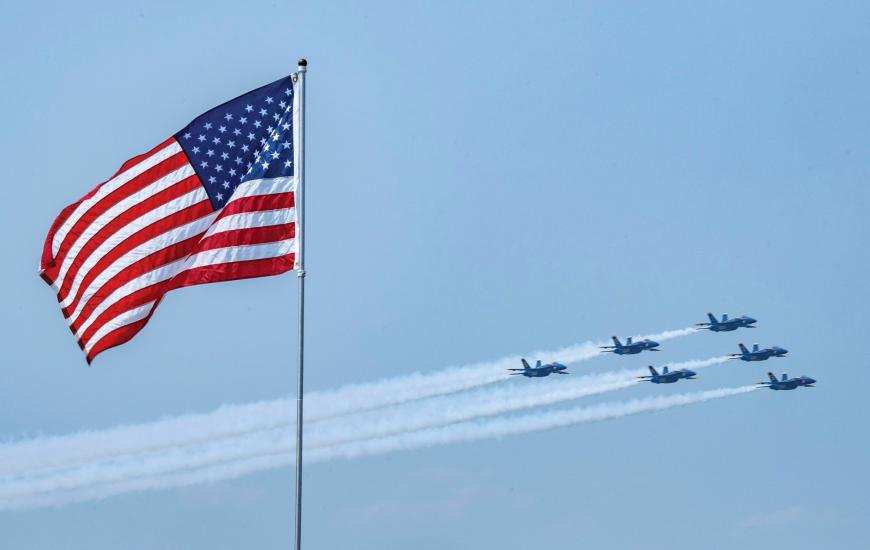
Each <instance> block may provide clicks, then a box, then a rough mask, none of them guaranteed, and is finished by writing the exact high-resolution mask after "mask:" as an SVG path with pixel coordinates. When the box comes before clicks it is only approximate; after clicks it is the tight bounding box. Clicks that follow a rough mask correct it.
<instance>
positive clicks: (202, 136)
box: [196, 134, 205, 141]
mask: <svg viewBox="0 0 870 550" xmlns="http://www.w3.org/2000/svg"><path fill="white" fill-rule="evenodd" d="M196 139H198V140H199V141H205V136H204V135H202V134H200V135H199V137H198V138H196Z"/></svg>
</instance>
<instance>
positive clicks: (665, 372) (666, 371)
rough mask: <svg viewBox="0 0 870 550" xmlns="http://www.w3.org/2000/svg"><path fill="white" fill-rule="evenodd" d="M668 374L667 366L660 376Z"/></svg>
mask: <svg viewBox="0 0 870 550" xmlns="http://www.w3.org/2000/svg"><path fill="white" fill-rule="evenodd" d="M668 372H669V371H668V367H667V366H666V367H665V368H663V369H662V374H667V373H668Z"/></svg>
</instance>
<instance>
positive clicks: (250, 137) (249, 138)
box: [248, 134, 257, 141]
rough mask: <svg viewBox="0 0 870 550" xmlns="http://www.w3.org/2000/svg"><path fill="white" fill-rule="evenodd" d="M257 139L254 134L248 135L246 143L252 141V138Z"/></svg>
mask: <svg viewBox="0 0 870 550" xmlns="http://www.w3.org/2000/svg"><path fill="white" fill-rule="evenodd" d="M255 137H257V136H255V135H254V134H248V141H254V138H255Z"/></svg>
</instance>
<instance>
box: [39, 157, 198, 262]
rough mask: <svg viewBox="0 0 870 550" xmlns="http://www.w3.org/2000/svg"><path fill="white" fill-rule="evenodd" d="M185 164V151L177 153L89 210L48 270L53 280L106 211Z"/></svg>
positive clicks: (77, 223)
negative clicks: (80, 239) (72, 249)
mask: <svg viewBox="0 0 870 550" xmlns="http://www.w3.org/2000/svg"><path fill="white" fill-rule="evenodd" d="M185 164H187V155H185V154H184V152H183V151H181V152H179V153H176V154H175V155H172V156H171V157H169V158H168V159H166V160H164V161H163V162H161V163H160V164H157V165H156V166H152V167H151V168H149V169H148V170H146V171H144V172H142V173H141V174H139V175H138V176H136V177H135V178H133V179H131V180H130V181H128V182H127V183H125V184H124V185H122V186H121V187H119V188H117V189H115V190H114V191H112V192H111V193H109V194H108V195H106V196H105V197H103V198H102V199H100V200H99V201H97V203H96V204H94V205H93V206H91V208H89V209H88V210H87V212H85V213H84V215H82V217H81V218H79V220H78V221H76V223H75V224H74V225H73V226H72V228H70V230H69V233H67V235H66V237H64V240H63V242H62V243H61V245H60V248H59V249H58V251H57V255H56V256H55V257H54V265H53V266H52V267H51V268H49V269H47V270H46V272H47V273H49V275H50V276H51V278H52V279H55V278H57V273H58V271H59V269H60V265H61V264H63V260H64V258H65V257H66V254H67V252H69V249H70V248H71V247H72V245H73V244H74V243H75V242H76V240H77V239H78V237H79V236H80V235H81V234H82V233H83V232H84V231H85V230H86V229H87V228H88V226H90V225H91V224H92V223H93V222H94V220H96V219H97V218H98V217H100V216H101V215H102V214H103V213H104V212H105V211H106V210H108V209H109V208H111V207H113V206H115V205H116V204H117V203H118V202H120V201H121V200H123V199H125V198H127V197H129V196H130V195H132V194H133V193H136V192H137V191H139V190H141V189H143V188H144V187H146V186H148V185H150V184H152V183H154V182H155V181H157V180H158V179H160V178H162V177H164V176H166V175H167V174H169V173H170V172H173V171H175V170H177V169H179V168H181V167H182V166H184V165H185Z"/></svg>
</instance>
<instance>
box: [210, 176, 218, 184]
mask: <svg viewBox="0 0 870 550" xmlns="http://www.w3.org/2000/svg"><path fill="white" fill-rule="evenodd" d="M216 181H217V178H216V177H214V176H209V177H208V182H209V183H214V182H216Z"/></svg>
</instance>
